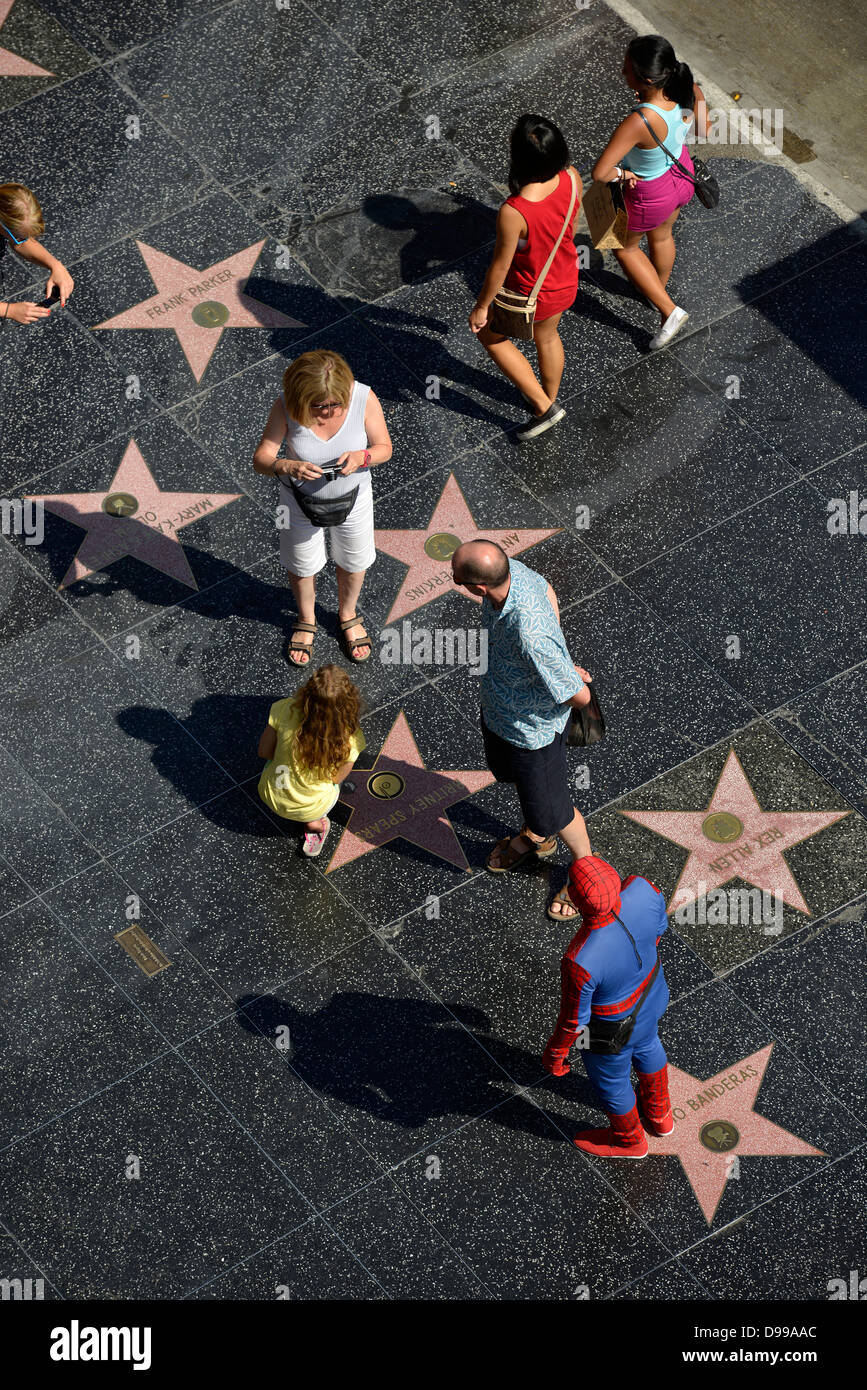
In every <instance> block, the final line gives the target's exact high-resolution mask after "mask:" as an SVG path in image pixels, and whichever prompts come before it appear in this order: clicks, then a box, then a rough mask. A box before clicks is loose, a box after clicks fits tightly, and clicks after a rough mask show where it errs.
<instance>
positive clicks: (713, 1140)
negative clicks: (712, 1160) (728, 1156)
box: [698, 1120, 741, 1154]
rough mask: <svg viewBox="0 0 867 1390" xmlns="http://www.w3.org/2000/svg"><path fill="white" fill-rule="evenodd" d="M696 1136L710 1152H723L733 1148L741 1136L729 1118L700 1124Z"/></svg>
mask: <svg viewBox="0 0 867 1390" xmlns="http://www.w3.org/2000/svg"><path fill="white" fill-rule="evenodd" d="M698 1137H699V1139H700V1140H701V1142H702V1143H703V1144H704V1146H705V1148H706V1149H710V1151H711V1153H715V1154H724V1153H728V1151H729V1149H733V1148H734V1146H735V1144H736V1143H737V1142H738V1140H739V1139H740V1137H741V1136H740V1135H739V1134H738V1132H737V1130H736V1129H735V1127H734V1125H733V1124H732V1122H731V1120H712V1121H711V1123H710V1124H707V1125H702V1127H701V1129H700V1131H699V1136H698Z"/></svg>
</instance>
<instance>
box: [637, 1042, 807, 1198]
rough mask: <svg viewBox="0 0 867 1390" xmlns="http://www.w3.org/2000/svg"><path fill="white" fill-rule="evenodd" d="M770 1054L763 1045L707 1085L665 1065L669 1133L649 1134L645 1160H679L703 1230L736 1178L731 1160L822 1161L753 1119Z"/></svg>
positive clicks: (802, 1144) (792, 1139) (799, 1142)
mask: <svg viewBox="0 0 867 1390" xmlns="http://www.w3.org/2000/svg"><path fill="white" fill-rule="evenodd" d="M773 1048H774V1044H773V1043H769V1044H768V1046H767V1047H763V1048H761V1050H760V1051H759V1052H754V1053H753V1054H752V1055H751V1056H750V1057H744V1058H743V1059H742V1061H740V1062H735V1063H733V1064H732V1065H731V1066H730V1067H726V1068H725V1070H724V1071H721V1072H718V1073H717V1075H716V1076H711V1077H710V1078H709V1079H708V1080H707V1081H700V1080H699V1078H698V1077H697V1076H691V1075H690V1073H689V1072H688V1071H680V1070H679V1069H678V1068H677V1067H673V1066H672V1065H671V1064H670V1063H669V1067H668V1086H669V1091H670V1094H671V1106H672V1110H673V1111H674V1133H673V1134H669V1135H666V1137H665V1138H664V1139H659V1138H657V1137H656V1136H655V1135H650V1134H649V1135H648V1136H647V1146H648V1148H649V1150H650V1152H651V1154H674V1155H676V1156H677V1157H678V1158H679V1159H680V1162H681V1165H682V1167H683V1171H684V1172H685V1173H686V1176H687V1178H688V1180H689V1184H690V1186H691V1188H692V1190H693V1192H694V1193H695V1195H696V1197H697V1199H698V1204H699V1206H700V1207H701V1209H702V1211H703V1212H704V1216H705V1220H706V1221H707V1223H708V1225H710V1224H711V1222H712V1221H713V1218H714V1215H715V1213H716V1209H717V1207H718V1206H719V1203H720V1198H721V1197H722V1194H723V1191H724V1190H725V1185H726V1183H727V1182H728V1181H731V1180H732V1177H733V1170H734V1172H737V1168H736V1167H735V1165H734V1164H733V1163H732V1159H733V1157H737V1158H738V1160H740V1159H741V1158H745V1157H765V1158H798V1157H800V1156H802V1155H814V1156H817V1157H825V1154H824V1151H823V1150H822V1149H815V1148H814V1147H813V1145H812V1144H807V1143H806V1142H805V1141H804V1140H803V1139H798V1138H797V1136H796V1135H794V1134H791V1133H790V1132H789V1130H787V1129H782V1128H781V1127H780V1126H779V1125H776V1124H774V1123H773V1121H771V1120H766V1119H765V1117H764V1116H763V1115H757V1114H756V1113H755V1110H754V1108H753V1107H754V1106H755V1103H756V1096H757V1095H758V1091H759V1087H760V1086H761V1084H762V1081H763V1080H764V1075H765V1072H766V1070H767V1066H768V1062H769V1061H770V1056H771V1052H772V1051H773ZM717 1092H718V1094H717ZM741 1176H743V1174H741Z"/></svg>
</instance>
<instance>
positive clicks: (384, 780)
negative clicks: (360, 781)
mask: <svg viewBox="0 0 867 1390" xmlns="http://www.w3.org/2000/svg"><path fill="white" fill-rule="evenodd" d="M405 785H406V784H405V783H404V780H403V778H402V777H400V776H399V775H398V774H397V773H396V772H375V773H374V774H373V776H372V777H370V778H368V782H367V790H368V791H369V792H370V794H371V796H376V797H378V798H379V800H380V801H393V800H394V798H395V797H396V796H400V794H401V792H402V791H403V789H404V786H405Z"/></svg>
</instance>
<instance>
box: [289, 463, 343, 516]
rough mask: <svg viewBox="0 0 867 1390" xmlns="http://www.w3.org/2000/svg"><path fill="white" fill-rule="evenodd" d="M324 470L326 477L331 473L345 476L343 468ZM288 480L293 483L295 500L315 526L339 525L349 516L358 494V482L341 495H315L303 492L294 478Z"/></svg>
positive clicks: (332, 475) (334, 475)
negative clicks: (349, 490)
mask: <svg viewBox="0 0 867 1390" xmlns="http://www.w3.org/2000/svg"><path fill="white" fill-rule="evenodd" d="M322 472H323V475H324V476H326V477H328V475H329V474H330V475H331V477H338V478H340V477H342V476H343V469H342V468H323V470H322ZM287 481H288V482H289V483H290V484H291V487H292V491H293V493H294V495H295V501H296V502H297V503H298V506H299V507H300V508H301V510H302V512H303V513H304V515H305V516H306V518H307V520H308V521H309V522H310V523H311V524H312V525H313V526H339V525H340V523H341V522H342V521H345V520H346V518H347V517H348V516H349V513H350V512H351V511H352V508H353V507H354V506H355V499H356V498H357V496H358V483H356V484H355V487H354V488H353V489H352V491H351V492H345V493H343V495H342V496H341V497H315V496H312V495H311V494H310V493H309V492H302V491H301V489H300V487H299V486H298V484H297V483H296V482H295V481H294V479H292V478H287Z"/></svg>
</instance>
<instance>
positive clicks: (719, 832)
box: [701, 811, 744, 845]
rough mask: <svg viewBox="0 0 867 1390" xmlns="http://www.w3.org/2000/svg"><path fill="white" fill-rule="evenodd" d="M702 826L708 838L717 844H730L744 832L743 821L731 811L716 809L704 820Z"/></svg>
mask: <svg viewBox="0 0 867 1390" xmlns="http://www.w3.org/2000/svg"><path fill="white" fill-rule="evenodd" d="M701 828H702V831H703V833H704V834H705V836H706V837H707V839H708V840H713V842H714V844H717V845H730V844H731V843H732V841H733V840H739V839H740V837H741V835H743V833H744V827H743V822H742V821H739V820H738V818H737V816H736V815H733V814H732V812H731V811H714V812H713V814H712V815H710V816H707V817H706V818H705V819H704V820H703V821H702V823H701Z"/></svg>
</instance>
